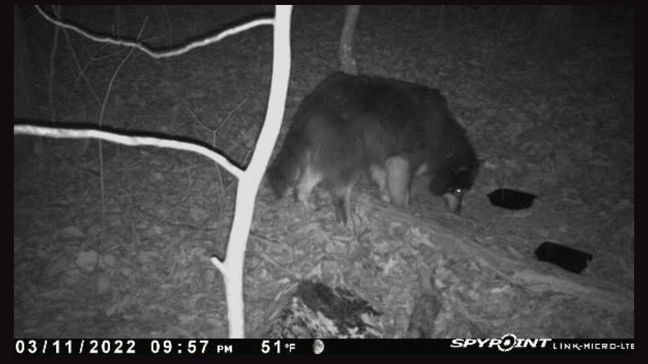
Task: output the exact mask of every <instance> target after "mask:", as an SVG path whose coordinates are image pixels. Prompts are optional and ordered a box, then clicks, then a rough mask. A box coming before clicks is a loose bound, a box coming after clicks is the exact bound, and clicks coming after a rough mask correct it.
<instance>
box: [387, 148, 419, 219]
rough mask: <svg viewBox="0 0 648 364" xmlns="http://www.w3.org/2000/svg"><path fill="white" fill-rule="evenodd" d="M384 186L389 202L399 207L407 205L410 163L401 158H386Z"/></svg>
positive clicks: (410, 174) (410, 177) (410, 173)
mask: <svg viewBox="0 0 648 364" xmlns="http://www.w3.org/2000/svg"><path fill="white" fill-rule="evenodd" d="M385 170H386V174H387V175H386V178H385V185H386V189H387V193H388V195H389V201H390V202H391V203H392V204H394V205H396V206H400V207H407V206H408V205H409V195H410V182H411V179H412V172H411V166H410V162H409V161H408V160H407V159H406V158H404V157H402V156H398V155H397V156H393V157H389V158H387V161H386V162H385Z"/></svg>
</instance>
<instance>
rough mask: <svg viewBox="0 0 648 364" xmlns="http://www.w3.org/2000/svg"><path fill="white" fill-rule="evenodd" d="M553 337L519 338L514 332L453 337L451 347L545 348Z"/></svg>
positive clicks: (501, 349)
mask: <svg viewBox="0 0 648 364" xmlns="http://www.w3.org/2000/svg"><path fill="white" fill-rule="evenodd" d="M550 341H551V339H522V338H520V339H518V338H517V337H515V335H513V334H506V335H504V336H502V337H501V338H489V339H476V338H463V339H452V343H451V344H450V347H451V348H470V347H477V348H480V349H484V348H487V349H490V348H497V349H499V351H509V350H511V349H513V348H521V349H529V348H544V347H546V346H547V343H548V342H550Z"/></svg>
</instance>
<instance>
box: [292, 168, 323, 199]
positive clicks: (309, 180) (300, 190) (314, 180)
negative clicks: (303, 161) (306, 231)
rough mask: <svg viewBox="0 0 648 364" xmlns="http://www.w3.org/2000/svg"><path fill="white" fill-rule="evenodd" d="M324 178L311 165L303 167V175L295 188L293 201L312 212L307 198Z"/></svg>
mask: <svg viewBox="0 0 648 364" xmlns="http://www.w3.org/2000/svg"><path fill="white" fill-rule="evenodd" d="M323 178H324V176H323V175H322V173H321V172H319V171H317V170H315V169H314V168H313V167H312V166H311V165H308V164H307V165H306V166H304V170H303V173H302V175H301V177H300V178H299V182H298V183H297V186H295V190H294V191H293V192H294V197H295V201H299V202H301V203H302V205H303V206H304V207H305V208H306V209H308V210H314V206H313V205H312V204H311V203H310V202H309V201H308V198H309V196H310V194H311V192H312V191H313V188H315V186H317V185H318V184H319V183H320V182H321V181H322V179H323Z"/></svg>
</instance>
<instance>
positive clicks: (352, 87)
mask: <svg viewBox="0 0 648 364" xmlns="http://www.w3.org/2000/svg"><path fill="white" fill-rule="evenodd" d="M477 168H478V161H477V158H476V156H475V151H474V149H473V147H472V146H471V144H470V142H469V140H468V137H467V136H466V132H465V130H464V129H463V128H462V127H461V125H459V124H458V123H457V121H456V120H455V119H454V118H453V117H452V115H451V114H450V111H449V109H448V104H447V102H446V100H445V98H444V97H443V96H442V95H441V94H440V93H439V92H438V91H437V90H434V89H431V88H429V87H425V86H421V85H417V84H413V83H408V82H402V81H397V80H391V79H386V78H379V77H368V76H351V75H347V74H344V73H335V74H333V75H330V76H329V77H327V78H326V79H324V80H323V81H322V82H321V83H320V84H319V85H318V86H317V87H316V88H315V90H313V92H311V93H310V94H309V95H308V96H306V98H305V99H304V100H303V101H302V103H301V105H300V106H299V108H298V110H297V113H296V114H295V116H294V120H293V123H292V125H291V126H290V129H289V131H288V135H287V136H286V139H285V141H284V144H283V147H282V149H281V151H280V152H279V154H278V155H277V158H276V159H275V161H274V162H273V164H272V166H271V167H270V169H269V170H268V177H269V181H270V185H271V186H272V189H273V190H274V192H275V194H276V195H277V197H278V198H281V197H282V196H283V195H284V194H285V192H286V191H287V190H288V188H290V187H295V190H294V195H295V199H296V200H298V201H301V202H302V203H303V204H304V205H305V206H307V207H308V206H310V205H309V203H308V197H309V195H310V193H311V191H312V189H313V188H314V187H315V186H316V185H317V184H319V183H320V182H321V181H325V182H327V183H328V188H329V190H330V191H331V194H332V196H333V204H334V206H335V211H336V219H337V220H338V221H342V222H344V223H346V222H347V219H348V217H349V216H350V196H351V190H352V189H353V186H354V184H355V183H356V181H357V180H358V178H359V176H360V173H362V172H363V171H366V170H369V172H370V175H371V177H372V179H373V180H374V181H375V182H376V183H377V184H378V186H379V188H380V193H381V197H382V198H383V199H384V200H385V201H388V202H391V203H393V204H394V205H397V206H407V205H408V203H409V195H410V185H411V181H412V178H413V176H414V175H415V174H416V175H423V174H431V175H432V179H431V182H430V185H429V189H430V192H432V193H433V194H435V195H443V196H444V198H445V200H446V204H447V206H448V207H449V209H450V210H451V211H454V212H459V211H460V209H461V198H462V196H463V194H464V193H465V191H466V190H467V189H469V188H470V187H471V186H472V184H473V180H474V178H475V176H476V173H477Z"/></svg>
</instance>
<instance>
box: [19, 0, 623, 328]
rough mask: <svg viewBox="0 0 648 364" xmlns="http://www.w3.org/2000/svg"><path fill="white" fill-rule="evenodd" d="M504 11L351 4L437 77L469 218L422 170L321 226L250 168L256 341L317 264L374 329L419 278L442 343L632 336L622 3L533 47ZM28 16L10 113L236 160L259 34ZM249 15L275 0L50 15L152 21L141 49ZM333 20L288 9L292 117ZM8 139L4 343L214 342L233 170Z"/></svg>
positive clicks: (323, 13) (403, 74)
mask: <svg viewBox="0 0 648 364" xmlns="http://www.w3.org/2000/svg"><path fill="white" fill-rule="evenodd" d="M498 8H499V7H461V6H457V7H454V6H448V7H445V8H444V13H443V18H442V19H443V21H442V22H440V19H441V17H440V7H439V6H427V7H425V6H423V7H409V6H399V7H382V6H381V7H378V6H363V7H362V9H361V13H360V18H359V22H358V28H357V31H356V37H355V47H356V48H355V52H356V56H357V59H358V63H359V65H360V69H361V71H362V73H366V74H372V75H381V76H386V77H392V78H398V79H403V80H407V81H411V82H417V83H421V84H425V85H429V86H431V87H434V88H437V89H439V90H441V92H442V93H443V94H444V95H445V96H446V97H447V99H448V102H449V104H450V109H451V110H452V112H453V113H454V115H455V116H456V118H457V120H458V121H459V122H460V123H461V124H462V125H464V126H465V128H466V129H467V130H468V132H469V135H470V138H471V140H472V141H473V143H474V145H475V148H476V150H477V153H478V156H479V158H480V159H481V160H483V164H482V166H481V169H480V172H479V175H478V177H477V180H476V183H475V186H474V188H473V189H472V190H471V191H470V192H469V193H468V195H467V196H466V198H465V205H464V208H463V214H462V215H461V216H456V215H453V214H451V213H449V212H447V211H446V209H445V207H444V206H443V202H442V201H441V200H440V199H438V198H436V197H434V196H431V195H429V194H428V193H427V192H426V189H425V181H424V180H421V179H417V180H416V181H415V183H414V186H413V195H412V198H411V201H412V206H410V208H409V209H408V210H401V209H397V208H395V207H393V206H390V205H387V204H385V203H383V202H382V201H381V200H380V198H379V196H378V190H377V187H376V186H375V185H374V184H372V183H371V182H370V181H369V179H368V178H366V177H365V178H364V179H363V180H362V181H361V182H360V183H359V185H358V186H357V187H356V189H355V193H354V196H353V201H354V206H353V207H354V213H353V220H354V229H349V228H346V227H343V226H341V225H339V224H337V223H336V222H335V217H334V209H333V207H332V205H331V204H330V200H329V196H328V193H327V192H326V190H324V189H320V188H318V189H316V190H315V192H314V196H313V199H314V201H316V206H317V208H316V210H315V211H304V210H302V209H301V207H300V206H299V205H298V204H296V203H294V202H293V201H292V199H289V198H285V199H283V200H281V201H277V200H276V199H275V198H274V197H273V196H272V193H271V192H270V190H269V188H268V187H267V185H266V184H263V186H262V187H261V190H260V191H259V193H258V198H257V201H256V207H255V209H256V210H255V218H254V222H253V227H252V231H251V238H250V241H249V242H248V251H247V257H246V265H245V277H244V280H245V302H246V307H245V312H246V332H247V334H248V336H251V337H254V336H259V335H261V333H263V332H264V327H265V325H266V324H267V322H268V318H269V317H270V316H271V314H272V313H273V312H274V311H276V310H277V309H278V306H279V305H280V302H282V298H283V297H284V296H285V295H287V294H288V292H289V291H290V290H291V289H293V288H294V287H295V286H296V285H297V283H298V282H299V281H301V280H303V279H309V280H315V281H320V282H323V283H326V284H328V285H330V286H338V287H344V288H346V289H350V290H353V291H354V292H357V293H358V294H359V295H360V296H361V297H363V298H364V299H366V300H367V301H368V302H370V303H371V305H372V306H373V307H374V308H375V309H376V310H377V311H379V312H380V313H381V315H380V318H379V319H378V320H379V325H380V327H381V329H382V331H383V333H384V337H387V338H400V337H404V336H405V333H406V331H407V328H408V326H409V325H410V324H411V322H410V321H411V317H412V312H413V310H414V306H415V305H416V303H417V301H418V300H419V297H421V295H422V294H423V293H424V292H426V290H429V289H430V288H432V289H434V291H435V292H437V293H438V294H439V295H440V297H442V302H443V304H442V307H441V308H440V313H439V316H438V317H437V318H436V319H434V320H433V322H431V323H430V325H431V326H433V327H432V328H431V330H430V332H431V334H430V335H431V336H434V337H463V336H501V335H503V334H506V333H508V332H512V333H514V334H515V335H517V336H518V337H524V336H528V337H536V336H549V337H634V330H635V324H634V306H633V302H634V286H635V283H634V282H635V280H634V270H635V259H634V257H635V254H634V251H635V249H634V242H635V237H634V224H635V223H634V209H635V194H634V181H635V168H634V166H635V161H634V139H635V136H634V110H635V106H634V99H635V94H634V84H635V81H634V19H635V15H634V11H633V10H632V9H630V8H624V7H574V11H573V13H572V15H573V34H572V45H571V47H570V49H568V50H566V51H564V52H563V53H560V54H559V55H556V54H550V53H548V52H543V51H541V50H540V51H539V50H538V49H536V48H534V47H533V42H532V39H533V29H534V28H533V26H532V25H533V19H535V18H534V9H533V8H532V7H527V6H521V7H511V8H507V9H506V11H503V10H501V9H498ZM20 10H21V12H20V14H21V21H22V25H23V27H24V31H23V33H22V37H23V38H24V39H17V40H16V42H17V43H18V44H22V45H25V48H26V49H27V54H28V57H27V60H26V63H25V65H26V66H25V67H26V69H27V70H28V73H29V74H30V77H29V78H28V80H29V81H28V85H29V86H28V89H29V90H30V91H29V99H30V101H29V102H30V103H29V108H27V109H26V110H27V111H26V112H24V113H23V114H17V115H16V116H17V117H21V118H27V119H31V120H42V121H49V120H55V121H59V122H69V123H86V124H91V125H103V126H105V127H110V128H116V129H125V130H138V131H149V132H154V133H161V134H165V135H172V136H179V137H182V138H189V139H192V140H197V141H200V142H202V143H204V144H206V145H210V146H212V147H214V148H215V149H218V150H220V151H223V152H224V153H225V154H226V155H227V156H229V157H230V158H231V159H232V160H235V161H237V162H238V163H240V164H242V165H244V164H245V163H246V162H247V161H248V159H249V157H250V155H251V153H252V150H251V148H252V147H253V145H254V142H255V141H256V137H257V135H258V132H259V130H260V128H261V123H262V120H263V116H264V113H265V107H266V102H267V96H268V89H269V87H268V86H269V83H270V75H271V50H272V32H271V27H268V26H266V27H261V28H255V29H253V30H251V31H248V32H246V33H244V34H240V35H236V36H233V37H230V38H227V39H226V40H224V41H223V42H220V43H218V44H215V45H211V46H208V47H205V48H200V49H196V50H194V51H192V52H190V53H188V54H186V55H183V56H180V57H176V58H171V59H165V60H154V59H151V58H149V57H148V56H146V55H144V54H143V53H141V52H138V51H134V52H132V53H129V49H126V48H123V47H117V46H108V45H100V44H97V43H93V42H92V41H90V40H87V39H84V38H82V37H80V36H79V35H76V34H73V33H67V34H65V33H64V32H62V31H60V32H55V31H54V27H53V26H52V25H51V24H49V23H47V22H46V21H45V20H44V19H43V18H41V17H40V16H39V15H38V14H37V13H36V12H35V11H34V10H33V9H30V8H21V9H20ZM264 12H265V13H266V14H267V13H271V12H272V8H271V7H225V8H223V7H215V6H205V7H178V6H141V7H128V6H120V7H84V6H64V7H63V12H62V16H63V18H64V19H67V20H69V21H72V22H73V23H75V24H77V25H79V26H82V27H85V28H86V29H90V30H92V31H93V32H94V33H97V34H116V35H119V36H123V37H128V38H130V39H135V38H137V35H138V33H140V30H141V29H142V28H143V31H142V35H141V37H140V39H141V40H142V41H144V42H146V43H147V44H149V45H150V46H152V47H156V48H166V47H172V46H174V45H178V44H182V43H184V42H187V41H189V40H194V39H197V38H200V37H201V36H204V35H205V34H214V33H215V32H217V31H218V30H221V29H223V28H224V27H226V26H227V25H231V24H232V23H235V22H237V21H240V20H241V19H248V18H249V17H251V16H255V15H259V14H263V13H264ZM343 20H344V7H340V6H324V7H311V6H297V7H296V8H295V9H294V12H293V23H292V34H293V39H292V52H293V66H292V72H291V80H290V86H289V93H288V100H287V110H286V119H285V122H284V127H283V129H282V130H283V132H285V131H286V130H287V126H288V125H289V123H290V117H291V116H292V115H293V113H294V112H295V110H296V107H297V105H298V104H299V102H300V100H301V99H302V98H303V97H304V96H305V95H306V94H307V93H308V92H309V91H310V90H312V88H313V87H314V86H315V85H316V84H317V83H318V82H319V81H320V80H321V79H323V78H324V77H325V76H326V75H327V74H329V73H331V72H334V71H335V70H337V68H338V63H337V46H338V43H337V41H338V38H339V34H340V30H341V26H342V23H343ZM143 24H144V25H145V26H144V27H143ZM16 37H18V35H16ZM53 50H54V51H53ZM17 100H18V99H17ZM18 102H21V101H15V103H18ZM15 106H16V109H19V108H18V106H19V105H16V104H15ZM22 110H25V109H24V108H23V109H22ZM282 135H283V133H282ZM13 140H14V157H13V303H14V305H13V310H14V311H13V315H14V319H13V325H14V326H13V331H14V335H15V337H106V338H110V337H142V338H149V337H226V336H227V319H226V306H225V297H224V287H223V282H222V279H221V276H220V274H219V272H218V271H217V270H216V269H215V268H214V267H213V266H212V265H211V263H210V262H209V258H210V257H211V256H213V255H216V256H219V257H223V256H224V252H225V249H226V242H227V237H228V232H229V226H230V224H231V219H232V216H233V206H234V205H233V198H234V196H235V194H236V193H237V192H241V191H236V184H235V181H234V179H233V178H232V177H231V176H229V175H228V174H227V172H225V171H224V170H223V169H221V168H218V167H216V166H214V164H213V163H211V162H209V161H207V160H206V159H204V158H202V157H200V156H197V155H193V154H190V153H186V152H178V151H172V150H162V149H154V148H148V147H137V148H133V147H126V146H118V145H114V144H110V143H107V142H104V143H102V144H101V148H100V147H99V143H98V142H97V141H78V140H75V141H71V140H54V139H46V138H35V137H24V136H20V137H14V139H13ZM280 145H281V140H280V141H278V144H277V148H275V152H276V150H277V149H278V147H279V146H280ZM500 187H506V188H514V189H518V190H522V191H526V192H530V193H534V194H536V195H538V198H537V200H536V201H535V202H534V204H533V206H532V207H531V208H529V209H525V210H518V211H511V210H506V209H502V208H498V207H495V206H492V205H491V204H490V203H489V200H488V198H487V196H486V195H487V194H488V193H490V192H491V191H493V190H495V189H497V188H500ZM244 193H253V191H252V192H251V191H244ZM441 241H443V242H441ZM452 241H456V242H457V243H456V244H457V245H456V246H459V247H462V248H461V249H459V250H461V252H457V251H452V250H453V249H451V248H450V249H449V248H448V246H449V245H448V242H452ZM543 241H553V242H557V243H560V244H563V245H566V246H570V247H573V248H576V249H580V250H583V251H586V252H589V253H591V254H592V255H593V256H594V259H593V260H592V262H591V264H590V266H589V267H588V268H587V269H586V270H585V271H584V272H583V273H581V274H580V275H576V274H573V273H566V272H564V271H562V270H561V269H560V268H557V267H555V266H552V265H549V264H546V263H539V262H537V261H536V259H535V257H534V254H533V252H534V250H535V249H536V248H537V246H538V245H539V244H540V243H542V242H543ZM465 242H469V244H470V245H465V244H466V243H465ZM466 246H470V247H473V248H470V249H468V250H467V249H466V248H465V247H466ZM480 249H481V250H480ZM479 252H481V253H479ZM502 262H509V263H507V264H508V265H501V264H502ZM524 267H531V268H532V269H533V270H532V272H533V274H530V273H529V272H531V271H529V270H525V269H524ZM531 276H532V278H529V277H531ZM525 277H526V278H525ZM543 277H544V278H546V280H543ZM556 277H559V279H557V278H556ZM541 281H542V282H544V283H542V284H538V285H536V283H538V282H541ZM558 281H559V282H558ZM556 282H558V283H556ZM573 282H576V283H573ZM572 283H573V285H572ZM540 286H541V287H540ZM592 287H596V290H597V291H596V292H595V293H592V292H593V291H592V290H591V289H593V288H592ZM597 297H604V298H605V299H602V300H601V299H599V298H597ZM617 299H618V301H615V300H617ZM610 302H612V303H610ZM614 302H617V303H619V306H618V307H617V306H615V305H614V304H613V303H614ZM610 305H611V306H610ZM612 306H614V307H612Z"/></svg>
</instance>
